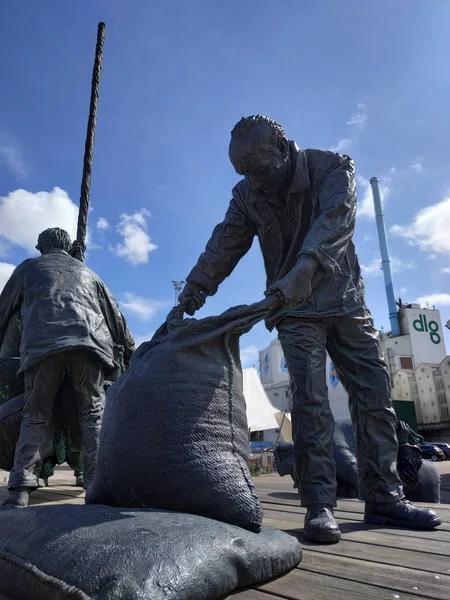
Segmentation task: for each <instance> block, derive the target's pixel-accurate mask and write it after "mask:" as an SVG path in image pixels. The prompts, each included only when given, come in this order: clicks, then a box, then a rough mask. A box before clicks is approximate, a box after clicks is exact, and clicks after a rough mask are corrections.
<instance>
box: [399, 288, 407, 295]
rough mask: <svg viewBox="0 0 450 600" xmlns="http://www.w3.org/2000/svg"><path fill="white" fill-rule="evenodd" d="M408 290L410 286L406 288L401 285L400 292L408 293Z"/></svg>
mask: <svg viewBox="0 0 450 600" xmlns="http://www.w3.org/2000/svg"><path fill="white" fill-rule="evenodd" d="M407 291H408V288H405V287H401V288H400V290H399V292H400V294H406V292H407Z"/></svg>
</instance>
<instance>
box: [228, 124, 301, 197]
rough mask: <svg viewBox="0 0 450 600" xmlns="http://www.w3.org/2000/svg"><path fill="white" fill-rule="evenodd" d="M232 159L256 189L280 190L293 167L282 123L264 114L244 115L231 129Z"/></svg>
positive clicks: (230, 151) (230, 153) (270, 192)
mask: <svg viewBox="0 0 450 600" xmlns="http://www.w3.org/2000/svg"><path fill="white" fill-rule="evenodd" d="M229 155H230V160H231V163H232V165H233V167H234V168H235V170H236V172H237V173H239V175H244V177H246V178H247V179H248V180H249V181H250V183H251V185H252V187H253V189H255V190H259V191H261V192H263V193H266V194H274V193H276V192H278V191H279V190H280V189H281V188H282V186H283V184H284V183H285V181H286V178H287V176H288V173H289V170H290V158H289V142H288V140H287V138H286V135H285V133H284V130H283V128H282V127H281V125H280V124H279V123H277V122H276V121H273V120H272V119H269V117H265V116H263V115H253V116H251V117H244V118H242V119H241V120H240V121H239V123H237V125H235V127H234V129H233V131H232V132H231V142H230V150H229Z"/></svg>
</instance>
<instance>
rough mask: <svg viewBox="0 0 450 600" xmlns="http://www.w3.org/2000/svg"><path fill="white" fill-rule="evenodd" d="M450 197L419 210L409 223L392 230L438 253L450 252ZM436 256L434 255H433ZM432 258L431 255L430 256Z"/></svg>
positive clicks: (423, 247) (396, 226) (412, 242)
mask: <svg viewBox="0 0 450 600" xmlns="http://www.w3.org/2000/svg"><path fill="white" fill-rule="evenodd" d="M449 231H450V197H449V198H445V199H444V200H442V201H441V202H438V203H437V204H432V205H431V206H427V207H426V208H424V209H422V210H421V211H419V212H418V213H417V214H416V215H415V217H414V219H413V221H412V223H410V224H409V225H394V226H393V227H391V232H392V233H393V234H395V235H399V236H401V237H403V238H404V239H406V240H408V241H409V242H410V243H411V244H417V245H418V246H420V247H421V248H422V249H423V250H428V251H430V250H431V251H432V252H433V254H434V253H438V254H447V253H449V252H450V235H449V233H448V232H449ZM433 258H434V257H433ZM430 260H431V256H430Z"/></svg>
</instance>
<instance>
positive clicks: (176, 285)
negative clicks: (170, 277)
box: [172, 281, 186, 306]
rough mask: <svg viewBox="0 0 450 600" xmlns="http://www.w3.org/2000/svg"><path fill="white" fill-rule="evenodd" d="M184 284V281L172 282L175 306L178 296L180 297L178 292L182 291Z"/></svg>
mask: <svg viewBox="0 0 450 600" xmlns="http://www.w3.org/2000/svg"><path fill="white" fill-rule="evenodd" d="M185 283H186V282H185V281H172V285H173V288H174V290H175V306H177V304H178V296H179V295H180V292H181V290H182V289H183V285H184V284H185Z"/></svg>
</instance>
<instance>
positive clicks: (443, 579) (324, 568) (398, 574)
mask: <svg viewBox="0 0 450 600" xmlns="http://www.w3.org/2000/svg"><path fill="white" fill-rule="evenodd" d="M298 568H299V569H300V570H307V571H312V572H315V573H325V574H328V575H329V576H332V577H339V578H341V579H348V580H350V581H355V582H360V583H364V584H370V585H380V584H382V585H383V587H387V588H389V589H390V590H395V591H398V592H399V593H400V594H401V597H403V593H404V592H407V593H411V594H422V595H424V594H426V596H427V598H430V600H448V597H449V590H450V575H440V576H438V577H439V578H436V575H435V574H434V573H428V572H426V571H419V570H417V569H414V568H411V569H407V568H404V567H393V566H391V565H380V564H376V563H373V562H369V561H364V560H358V559H355V558H352V559H349V558H344V557H342V556H333V557H330V556H328V555H325V554H324V555H321V554H318V553H315V554H313V553H310V552H305V557H304V559H303V561H302V563H301V565H300V566H299V567H298Z"/></svg>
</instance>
